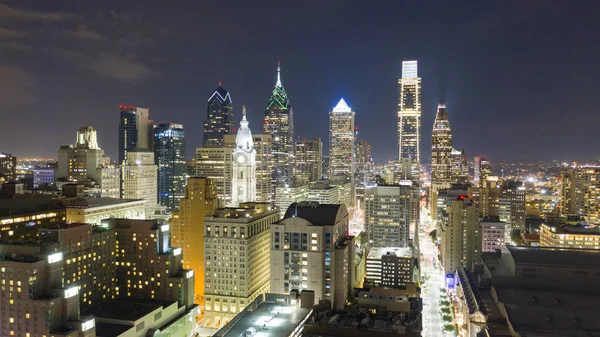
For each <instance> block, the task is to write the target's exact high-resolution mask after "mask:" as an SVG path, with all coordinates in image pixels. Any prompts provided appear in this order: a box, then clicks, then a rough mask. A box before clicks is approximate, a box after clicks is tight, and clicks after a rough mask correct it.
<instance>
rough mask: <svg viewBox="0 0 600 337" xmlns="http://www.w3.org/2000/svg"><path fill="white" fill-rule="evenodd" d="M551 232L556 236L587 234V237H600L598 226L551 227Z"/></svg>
mask: <svg viewBox="0 0 600 337" xmlns="http://www.w3.org/2000/svg"><path fill="white" fill-rule="evenodd" d="M544 226H546V227H549V229H550V231H551V232H552V233H555V234H586V235H600V226H598V225H582V224H576V225H549V224H544Z"/></svg>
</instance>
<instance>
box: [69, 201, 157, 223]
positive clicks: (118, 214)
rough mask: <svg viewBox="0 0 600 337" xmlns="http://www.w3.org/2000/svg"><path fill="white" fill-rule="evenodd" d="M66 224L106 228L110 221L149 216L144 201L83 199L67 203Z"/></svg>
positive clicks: (140, 218)
mask: <svg viewBox="0 0 600 337" xmlns="http://www.w3.org/2000/svg"><path fill="white" fill-rule="evenodd" d="M66 208H67V218H66V221H67V224H71V223H87V224H91V225H94V226H103V227H106V225H107V224H108V221H109V220H110V219H138V220H144V219H146V216H147V215H149V214H148V213H147V212H148V209H147V204H146V201H145V200H123V199H113V198H84V199H77V200H74V201H69V202H68V203H67V205H66Z"/></svg>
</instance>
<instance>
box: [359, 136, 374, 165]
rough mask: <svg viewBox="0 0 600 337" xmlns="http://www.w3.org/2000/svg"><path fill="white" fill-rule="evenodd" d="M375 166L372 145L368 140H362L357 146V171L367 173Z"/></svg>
mask: <svg viewBox="0 0 600 337" xmlns="http://www.w3.org/2000/svg"><path fill="white" fill-rule="evenodd" d="M372 165H373V157H372V156H371V144H369V143H368V142H367V141H366V140H364V139H361V140H359V141H358V144H357V146H356V170H357V171H366V170H368V169H370V168H371V166H372Z"/></svg>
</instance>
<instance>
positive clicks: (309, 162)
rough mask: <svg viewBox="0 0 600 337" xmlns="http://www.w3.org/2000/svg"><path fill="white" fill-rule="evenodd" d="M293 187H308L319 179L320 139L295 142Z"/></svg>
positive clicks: (321, 147) (321, 158)
mask: <svg viewBox="0 0 600 337" xmlns="http://www.w3.org/2000/svg"><path fill="white" fill-rule="evenodd" d="M294 159H295V160H296V165H295V171H294V185H297V186H299V185H308V184H309V183H312V182H315V181H317V180H319V179H321V175H322V171H321V169H322V161H323V143H322V142H321V138H314V139H308V140H307V139H302V140H297V141H296V151H295V155H294Z"/></svg>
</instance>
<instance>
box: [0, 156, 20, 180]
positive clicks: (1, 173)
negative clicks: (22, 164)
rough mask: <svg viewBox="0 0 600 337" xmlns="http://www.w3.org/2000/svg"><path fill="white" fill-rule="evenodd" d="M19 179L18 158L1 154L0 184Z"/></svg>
mask: <svg viewBox="0 0 600 337" xmlns="http://www.w3.org/2000/svg"><path fill="white" fill-rule="evenodd" d="M14 179H17V157H13V156H12V155H11V154H10V153H0V182H2V181H9V180H14Z"/></svg>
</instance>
